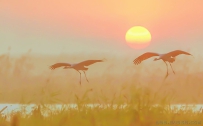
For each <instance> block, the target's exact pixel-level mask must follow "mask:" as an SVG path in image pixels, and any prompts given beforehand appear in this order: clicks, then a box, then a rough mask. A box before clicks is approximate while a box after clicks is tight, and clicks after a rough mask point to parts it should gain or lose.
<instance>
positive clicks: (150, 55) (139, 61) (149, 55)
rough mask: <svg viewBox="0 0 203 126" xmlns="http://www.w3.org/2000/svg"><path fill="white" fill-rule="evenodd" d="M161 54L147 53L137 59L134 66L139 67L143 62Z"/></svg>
mask: <svg viewBox="0 0 203 126" xmlns="http://www.w3.org/2000/svg"><path fill="white" fill-rule="evenodd" d="M159 55H160V54H158V53H153V52H147V53H144V54H142V55H141V56H139V57H137V58H136V59H135V60H134V61H133V62H134V64H136V65H138V64H140V63H141V62H142V61H143V60H146V59H148V58H151V57H153V56H159Z"/></svg>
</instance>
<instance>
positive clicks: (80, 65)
mask: <svg viewBox="0 0 203 126" xmlns="http://www.w3.org/2000/svg"><path fill="white" fill-rule="evenodd" d="M97 62H103V60H86V61H83V62H80V63H74V64H70V63H56V64H53V65H51V66H50V69H52V70H54V69H56V68H59V67H63V69H69V68H72V69H75V70H76V71H78V72H79V73H80V85H81V72H80V71H79V70H81V71H83V73H84V74H85V78H86V80H87V82H89V81H88V79H87V77H86V73H85V71H87V70H88V68H87V67H85V66H89V65H92V64H94V63H97Z"/></svg>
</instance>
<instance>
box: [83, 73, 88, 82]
mask: <svg viewBox="0 0 203 126" xmlns="http://www.w3.org/2000/svg"><path fill="white" fill-rule="evenodd" d="M83 72H84V74H85V78H86V80H87V82H89V81H88V79H87V76H86V73H85V71H83Z"/></svg>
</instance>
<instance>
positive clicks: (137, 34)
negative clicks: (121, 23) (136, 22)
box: [125, 26, 151, 49]
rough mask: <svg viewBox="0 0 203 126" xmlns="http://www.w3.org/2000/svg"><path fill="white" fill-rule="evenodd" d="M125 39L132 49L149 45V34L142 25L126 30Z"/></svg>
mask: <svg viewBox="0 0 203 126" xmlns="http://www.w3.org/2000/svg"><path fill="white" fill-rule="evenodd" d="M125 40H126V42H127V44H128V45H129V46H130V47H132V48H134V49H143V48H145V47H147V46H149V44H150V41H151V34H150V32H149V31H148V30H147V29H146V28H144V27H142V26H134V27H132V28H130V29H129V30H128V31H127V32H126V35H125Z"/></svg>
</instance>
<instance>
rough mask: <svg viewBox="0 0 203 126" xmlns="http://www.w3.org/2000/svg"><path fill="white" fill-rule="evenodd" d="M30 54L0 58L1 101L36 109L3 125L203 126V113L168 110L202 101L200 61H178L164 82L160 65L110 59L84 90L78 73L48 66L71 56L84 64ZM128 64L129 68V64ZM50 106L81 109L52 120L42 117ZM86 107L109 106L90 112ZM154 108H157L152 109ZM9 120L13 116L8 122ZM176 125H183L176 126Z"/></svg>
mask: <svg viewBox="0 0 203 126" xmlns="http://www.w3.org/2000/svg"><path fill="white" fill-rule="evenodd" d="M30 53H31V52H28V53H26V54H24V55H22V56H20V57H11V56H10V54H9V53H7V54H4V55H2V56H0V62H1V64H2V66H4V67H1V68H0V75H1V76H0V93H1V94H0V102H1V103H20V104H31V103H34V104H36V107H34V108H33V110H32V112H31V113H30V114H25V110H21V111H18V112H12V113H11V114H10V115H7V116H5V115H3V114H2V115H1V116H0V126H32V125H33V126H34V125H35V126H36V125H38V126H78V125H82V126H157V125H169V124H165V123H166V122H165V121H167V123H168V122H170V121H176V122H170V123H171V125H182V124H183V123H192V122H191V121H196V122H193V123H198V124H184V125H190V126H193V125H195V126H197V125H202V123H203V122H201V121H202V119H203V118H202V117H203V113H202V110H201V109H200V110H199V111H198V112H193V111H192V109H187V110H181V109H178V110H176V109H170V106H171V105H172V104H201V103H202V102H203V101H202V88H203V86H202V82H203V79H202V77H201V76H202V73H201V70H202V67H201V63H202V61H201V60H200V61H196V62H192V61H190V60H189V59H181V58H180V59H179V60H178V59H177V63H174V65H173V66H174V69H175V70H176V75H175V76H174V75H173V74H172V73H170V75H169V77H168V78H167V80H166V81H165V82H163V81H162V79H163V76H164V75H165V72H166V71H164V70H165V69H164V68H165V66H164V65H165V64H162V62H156V63H155V62H151V61H150V63H151V64H152V67H151V66H149V64H148V63H147V61H146V62H145V63H143V64H141V65H140V66H139V67H138V66H135V65H133V64H130V63H132V61H131V60H132V59H131V58H129V59H125V61H123V60H121V59H122V58H120V57H115V56H110V55H109V56H108V57H106V59H107V61H108V62H104V63H100V64H99V63H98V64H97V65H96V64H95V65H93V66H90V67H89V68H90V69H89V70H88V71H87V77H88V79H89V81H90V83H87V82H86V81H85V78H84V76H82V85H81V86H80V85H79V75H78V73H77V72H75V71H73V70H68V71H64V70H61V69H58V70H55V71H51V70H49V69H48V67H49V66H50V65H51V64H53V63H55V62H62V61H63V62H64V61H67V57H68V59H69V60H70V62H78V61H81V60H83V59H81V57H79V56H71V55H66V56H63V55H61V56H58V57H57V58H56V57H36V56H32V55H30ZM83 57H84V60H85V59H91V58H92V59H95V58H96V57H97V58H96V59H98V57H102V58H103V56H102V54H100V56H98V55H92V56H86V55H83ZM102 58H101V59H102ZM186 61H187V62H186ZM128 62H129V65H126V63H128ZM115 64H116V65H115ZM118 64H120V65H118ZM194 64H195V65H194ZM178 66H181V67H178ZM189 66H190V67H189ZM191 66H193V67H191ZM162 68H163V69H162ZM154 71H156V72H154ZM47 104H53V105H54V104H64V105H66V104H77V106H78V107H77V109H74V108H69V109H66V108H65V107H63V108H61V109H58V110H57V111H50V110H48V112H49V116H44V115H43V112H44V111H47V107H48V105H47ZM87 104H99V105H107V104H108V105H109V106H107V107H99V106H96V107H93V108H90V107H88V106H87ZM115 104H116V105H118V106H121V105H123V104H126V105H127V106H126V107H124V108H122V109H121V108H119V107H117V108H115V107H114V105H115ZM155 104H158V105H159V106H154V105H155ZM6 109H7V108H5V110H6ZM5 110H4V111H5ZM2 111H3V110H2ZM0 112H1V111H0ZM8 116H10V117H11V119H10V120H9V119H8ZM178 121H185V122H180V124H178ZM186 121H187V122H186ZM172 123H173V124H172ZM199 123H201V124H199Z"/></svg>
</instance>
